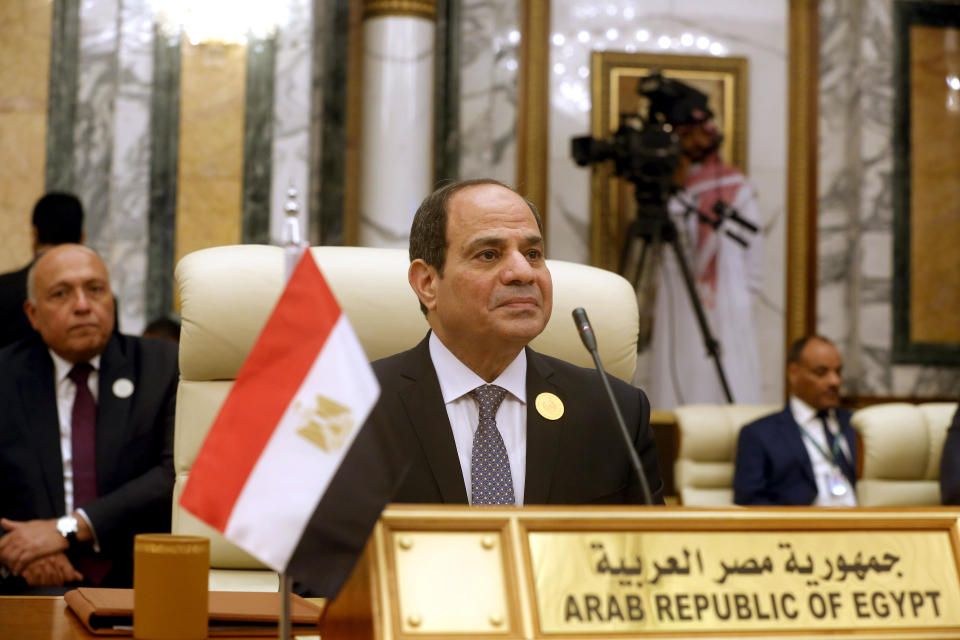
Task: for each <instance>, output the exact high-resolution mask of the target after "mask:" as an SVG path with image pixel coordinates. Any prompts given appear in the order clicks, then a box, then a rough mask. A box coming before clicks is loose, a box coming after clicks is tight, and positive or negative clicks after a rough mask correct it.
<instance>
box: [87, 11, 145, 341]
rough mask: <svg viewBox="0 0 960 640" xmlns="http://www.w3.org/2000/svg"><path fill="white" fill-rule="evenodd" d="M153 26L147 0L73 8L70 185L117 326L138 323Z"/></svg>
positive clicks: (133, 328)
mask: <svg viewBox="0 0 960 640" xmlns="http://www.w3.org/2000/svg"><path fill="white" fill-rule="evenodd" d="M152 47H153V29H152V16H151V9H150V3H149V1H148V0H127V1H126V2H123V3H119V2H117V1H116V0H90V1H88V2H83V3H82V4H81V7H80V55H79V59H80V63H79V70H80V74H79V75H80V77H79V82H78V99H77V121H76V124H75V130H74V139H75V143H76V144H75V149H74V153H75V155H74V162H75V173H74V175H75V177H76V185H75V190H76V192H77V193H78V195H79V196H80V198H81V199H82V201H83V202H84V204H85V207H86V221H85V228H86V232H87V243H88V244H90V245H91V246H92V247H94V248H95V249H97V250H98V251H99V252H100V253H101V255H102V256H103V258H104V260H105V262H106V263H107V268H108V269H109V270H110V275H111V281H112V285H113V289H114V293H115V294H116V296H117V299H118V301H119V304H120V317H119V321H120V329H121V331H124V332H126V333H139V332H140V331H141V330H142V328H143V326H144V323H145V319H144V310H145V305H144V300H145V298H144V288H145V282H146V265H147V259H146V248H147V241H148V233H147V210H148V203H149V200H148V198H149V166H150V148H149V141H150V98H151V95H150V92H151V82H152V79H153V78H152V70H153V56H152V53H153V48H152Z"/></svg>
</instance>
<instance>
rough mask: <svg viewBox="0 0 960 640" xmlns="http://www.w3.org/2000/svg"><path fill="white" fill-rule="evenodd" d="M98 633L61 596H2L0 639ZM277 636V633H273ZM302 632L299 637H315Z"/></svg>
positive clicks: (79, 638) (69, 638) (77, 637)
mask: <svg viewBox="0 0 960 640" xmlns="http://www.w3.org/2000/svg"><path fill="white" fill-rule="evenodd" d="M125 637H126V638H129V637H132V636H95V635H93V634H91V633H90V632H88V631H87V629H86V628H85V627H84V626H83V624H82V623H81V622H80V620H79V619H78V618H77V617H76V616H75V615H73V612H72V611H69V609H68V608H67V603H66V602H64V600H63V597H62V596H0V640H89V639H91V638H100V639H103V638H108V639H109V638H125ZM273 637H274V638H276V637H277V636H276V634H274V636H273ZM319 637H320V636H317V635H313V636H310V635H301V636H297V638H303V639H307V638H315V639H319ZM217 638H218V639H220V640H250V636H245V637H242V638H241V637H238V636H217Z"/></svg>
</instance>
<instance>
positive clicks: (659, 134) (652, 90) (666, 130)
mask: <svg viewBox="0 0 960 640" xmlns="http://www.w3.org/2000/svg"><path fill="white" fill-rule="evenodd" d="M637 93H638V94H639V95H641V96H643V97H645V98H647V100H648V101H649V106H648V108H647V115H646V117H643V116H642V115H639V114H622V115H621V120H622V122H623V123H622V124H621V125H620V127H619V128H618V129H617V130H616V132H615V133H614V134H613V137H612V139H610V140H604V139H597V138H592V137H590V136H579V137H575V138H573V139H572V140H571V141H570V142H571V151H572V153H573V159H574V161H575V162H576V163H577V165H579V166H581V167H585V166H587V165H588V164H595V163H598V162H604V161H606V160H613V166H614V172H615V173H616V175H618V176H620V177H621V178H624V179H626V180H629V181H630V182H631V183H633V185H634V187H635V188H636V198H637V202H638V204H641V206H642V205H643V204H644V203H648V204H651V205H660V206H665V205H666V202H667V199H668V198H669V196H670V194H671V193H673V192H674V191H675V190H676V188H677V185H675V184H674V175H675V173H676V169H677V164H678V163H679V161H680V156H681V155H682V147H681V144H680V137H679V136H678V135H677V133H676V127H678V126H681V125H684V124H694V123H697V122H703V121H704V120H708V119H709V118H711V117H712V116H713V113H712V112H711V111H710V110H709V109H708V108H707V96H706V94H704V93H702V92H700V91H698V90H696V89H694V88H693V87H691V86H688V85H686V84H684V83H682V82H679V81H677V80H673V79H670V78H665V77H663V75H662V74H660V73H659V72H657V73H653V74H651V75H649V76H647V77H645V78H641V79H640V82H639V83H638V85H637ZM631 121H632V122H636V123H638V124H639V126H632V125H631V124H630V122H631Z"/></svg>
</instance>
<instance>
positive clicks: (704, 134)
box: [677, 120, 717, 162]
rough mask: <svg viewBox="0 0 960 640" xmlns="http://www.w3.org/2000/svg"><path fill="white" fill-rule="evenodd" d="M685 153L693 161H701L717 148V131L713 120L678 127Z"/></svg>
mask: <svg viewBox="0 0 960 640" xmlns="http://www.w3.org/2000/svg"><path fill="white" fill-rule="evenodd" d="M677 134H678V135H679V136H680V143H681V145H682V146H683V155H685V156H687V157H688V158H690V160H692V161H693V162H701V161H703V160H705V159H706V157H707V156H709V155H710V154H711V153H713V151H715V150H716V148H717V131H716V128H715V127H714V125H713V123H712V122H711V121H709V120H708V121H705V122H700V123H697V124H688V125H681V126H680V127H677Z"/></svg>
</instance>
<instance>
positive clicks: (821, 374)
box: [787, 338, 843, 411]
mask: <svg viewBox="0 0 960 640" xmlns="http://www.w3.org/2000/svg"><path fill="white" fill-rule="evenodd" d="M842 372H843V358H841V357H840V352H839V351H837V348H836V347H835V346H833V345H832V344H830V343H829V342H824V341H823V340H818V339H816V338H811V339H810V340H809V341H807V344H806V346H804V348H803V351H802V352H801V354H800V361H799V362H793V363H791V364H790V365H789V366H788V367H787V378H788V380H789V381H790V389H791V390H792V391H793V394H794V395H795V396H797V397H798V398H800V399H801V400H803V401H804V402H806V403H807V404H808V405H810V406H811V407H813V408H814V409H816V410H817V411H820V410H822V409H832V408H834V407H836V406H837V405H839V404H840V385H841V384H842V383H843V377H842Z"/></svg>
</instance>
